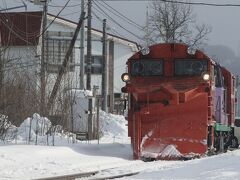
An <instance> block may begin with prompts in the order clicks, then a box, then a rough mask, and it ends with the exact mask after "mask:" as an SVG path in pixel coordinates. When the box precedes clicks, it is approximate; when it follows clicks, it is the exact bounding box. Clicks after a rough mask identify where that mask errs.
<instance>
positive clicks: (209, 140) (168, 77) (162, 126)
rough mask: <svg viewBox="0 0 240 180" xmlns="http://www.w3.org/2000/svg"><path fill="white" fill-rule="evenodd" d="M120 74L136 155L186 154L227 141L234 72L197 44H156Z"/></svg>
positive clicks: (232, 111)
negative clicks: (125, 95)
mask: <svg viewBox="0 0 240 180" xmlns="http://www.w3.org/2000/svg"><path fill="white" fill-rule="evenodd" d="M127 66H128V72H127V73H124V74H123V75H122V80H123V81H124V82H126V85H125V86H124V87H123V88H122V92H124V93H128V95H129V96H128V97H129V101H128V134H129V136H130V137H131V143H132V147H133V156H134V158H135V159H144V160H153V159H185V158H187V159H188V158H193V157H196V156H202V155H204V154H207V153H210V152H213V153H215V152H218V151H224V150H226V148H227V147H228V146H231V140H232V138H233V126H234V119H235V88H234V87H235V86H234V85H235V77H234V76H233V75H232V74H231V72H229V71H228V70H227V69H225V68H224V67H221V66H220V65H219V64H218V63H216V62H215V61H214V60H212V59H210V58H209V57H208V56H207V55H205V54H204V53H203V52H201V51H200V50H196V49H193V48H191V47H189V46H187V45H185V44H180V43H165V44H156V45H153V46H151V47H148V48H144V49H142V50H141V51H139V52H137V53H136V54H134V55H133V56H132V57H131V58H129V59H128V61H127Z"/></svg>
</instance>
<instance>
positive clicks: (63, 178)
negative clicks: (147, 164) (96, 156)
mask: <svg viewBox="0 0 240 180" xmlns="http://www.w3.org/2000/svg"><path fill="white" fill-rule="evenodd" d="M143 163H144V162H142V161H131V162H127V163H121V164H118V166H116V167H113V166H112V167H111V168H106V169H101V170H96V171H89V172H82V173H76V174H68V175H60V176H54V177H44V178H39V179H36V180H73V179H88V180H104V179H115V178H121V177H126V176H133V175H136V174H138V173H139V172H140V170H138V169H136V170H131V169H132V167H133V166H138V165H142V164H143ZM93 169H94V167H93Z"/></svg>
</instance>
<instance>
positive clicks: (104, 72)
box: [102, 19, 108, 111]
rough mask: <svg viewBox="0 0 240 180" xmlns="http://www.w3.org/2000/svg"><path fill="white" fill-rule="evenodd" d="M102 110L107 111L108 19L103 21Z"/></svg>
mask: <svg viewBox="0 0 240 180" xmlns="http://www.w3.org/2000/svg"><path fill="white" fill-rule="evenodd" d="M102 43H103V44H102V100H103V101H102V110H103V111H107V69H108V68H107V35H106V19H103V37H102Z"/></svg>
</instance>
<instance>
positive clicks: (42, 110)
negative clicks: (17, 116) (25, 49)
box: [40, 0, 48, 116]
mask: <svg viewBox="0 0 240 180" xmlns="http://www.w3.org/2000/svg"><path fill="white" fill-rule="evenodd" d="M43 3H44V4H43V19H42V48H41V69H40V81H41V82H40V83H41V90H40V91H41V100H40V101H41V102H40V103H41V104H40V113H41V116H45V115H46V114H45V113H46V111H45V109H46V108H45V103H46V100H45V98H46V78H45V57H44V56H45V31H46V25H47V6H48V4H47V0H45V1H44V2H43Z"/></svg>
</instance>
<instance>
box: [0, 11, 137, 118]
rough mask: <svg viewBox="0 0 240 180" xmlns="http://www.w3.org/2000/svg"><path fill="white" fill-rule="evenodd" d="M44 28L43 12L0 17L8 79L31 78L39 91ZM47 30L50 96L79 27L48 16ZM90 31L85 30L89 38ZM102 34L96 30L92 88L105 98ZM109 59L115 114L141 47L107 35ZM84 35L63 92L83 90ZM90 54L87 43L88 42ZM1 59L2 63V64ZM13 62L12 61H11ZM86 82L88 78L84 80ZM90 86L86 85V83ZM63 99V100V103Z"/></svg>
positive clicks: (57, 107) (57, 106)
mask: <svg viewBox="0 0 240 180" xmlns="http://www.w3.org/2000/svg"><path fill="white" fill-rule="evenodd" d="M41 27H42V12H8V13H0V48H1V52H2V53H1V57H2V58H1V59H2V61H3V59H4V61H5V62H4V64H6V65H5V66H4V67H3V66H2V67H1V66H0V68H3V69H4V79H5V80H6V79H8V78H11V77H13V76H14V75H13V74H14V72H15V71H17V72H18V73H24V74H27V75H28V78H29V80H31V81H32V82H33V83H32V85H33V86H35V88H36V90H37V91H38V90H39V86H40V78H39V76H40V59H41V38H42V36H41V34H42V31H41ZM47 27H48V28H47V30H46V39H45V67H46V77H47V79H46V80H47V87H46V94H47V96H48V95H49V92H50V91H51V90H52V87H53V84H54V81H55V79H56V77H57V73H58V70H59V68H60V66H61V64H62V61H63V59H64V56H65V53H66V50H67V48H68V45H69V44H70V41H71V39H72V36H73V33H74V31H75V29H76V27H77V23H76V22H73V21H70V20H67V19H64V18H60V17H56V16H54V15H52V14H48V15H47ZM86 31H87V28H86V27H85V34H86ZM85 37H86V35H85ZM101 38H102V31H99V30H96V29H92V76H91V77H92V78H91V79H92V81H91V87H92V88H93V87H94V86H98V87H99V93H100V94H101V73H102V41H101ZM107 47H108V50H107V52H108V53H107V54H108V56H107V58H108V62H110V63H109V64H110V67H109V72H110V73H109V75H108V82H109V83H108V95H109V111H110V112H113V111H114V95H115V97H120V93H121V87H122V86H123V82H122V81H121V74H122V73H123V72H125V71H126V64H125V63H126V61H127V59H128V58H129V57H130V56H131V55H132V54H133V53H135V52H136V51H138V45H137V44H136V43H135V42H133V41H130V40H127V39H124V38H122V37H119V36H116V35H113V34H107ZM80 48H81V47H80V35H79V36H78V38H77V41H76V43H75V47H74V50H73V52H72V55H71V57H70V64H69V67H68V72H67V73H66V74H65V76H64V79H63V81H62V84H61V90H60V91H61V92H64V91H67V90H69V89H70V90H71V89H79V82H80V80H79V74H80ZM84 50H85V54H86V40H85V49H84ZM1 59H0V60H1ZM9 59H10V61H9ZM84 79H85V81H84V82H86V75H85V76H84ZM85 85H86V83H85ZM46 98H48V97H46ZM59 99H60V100H59ZM58 100H59V101H62V99H61V98H60V95H59V97H58V98H57V100H56V104H55V110H56V111H55V113H54V114H59V115H60V116H61V111H62V109H63V108H64V107H60V106H63V105H62V104H61V105H60V104H58Z"/></svg>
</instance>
